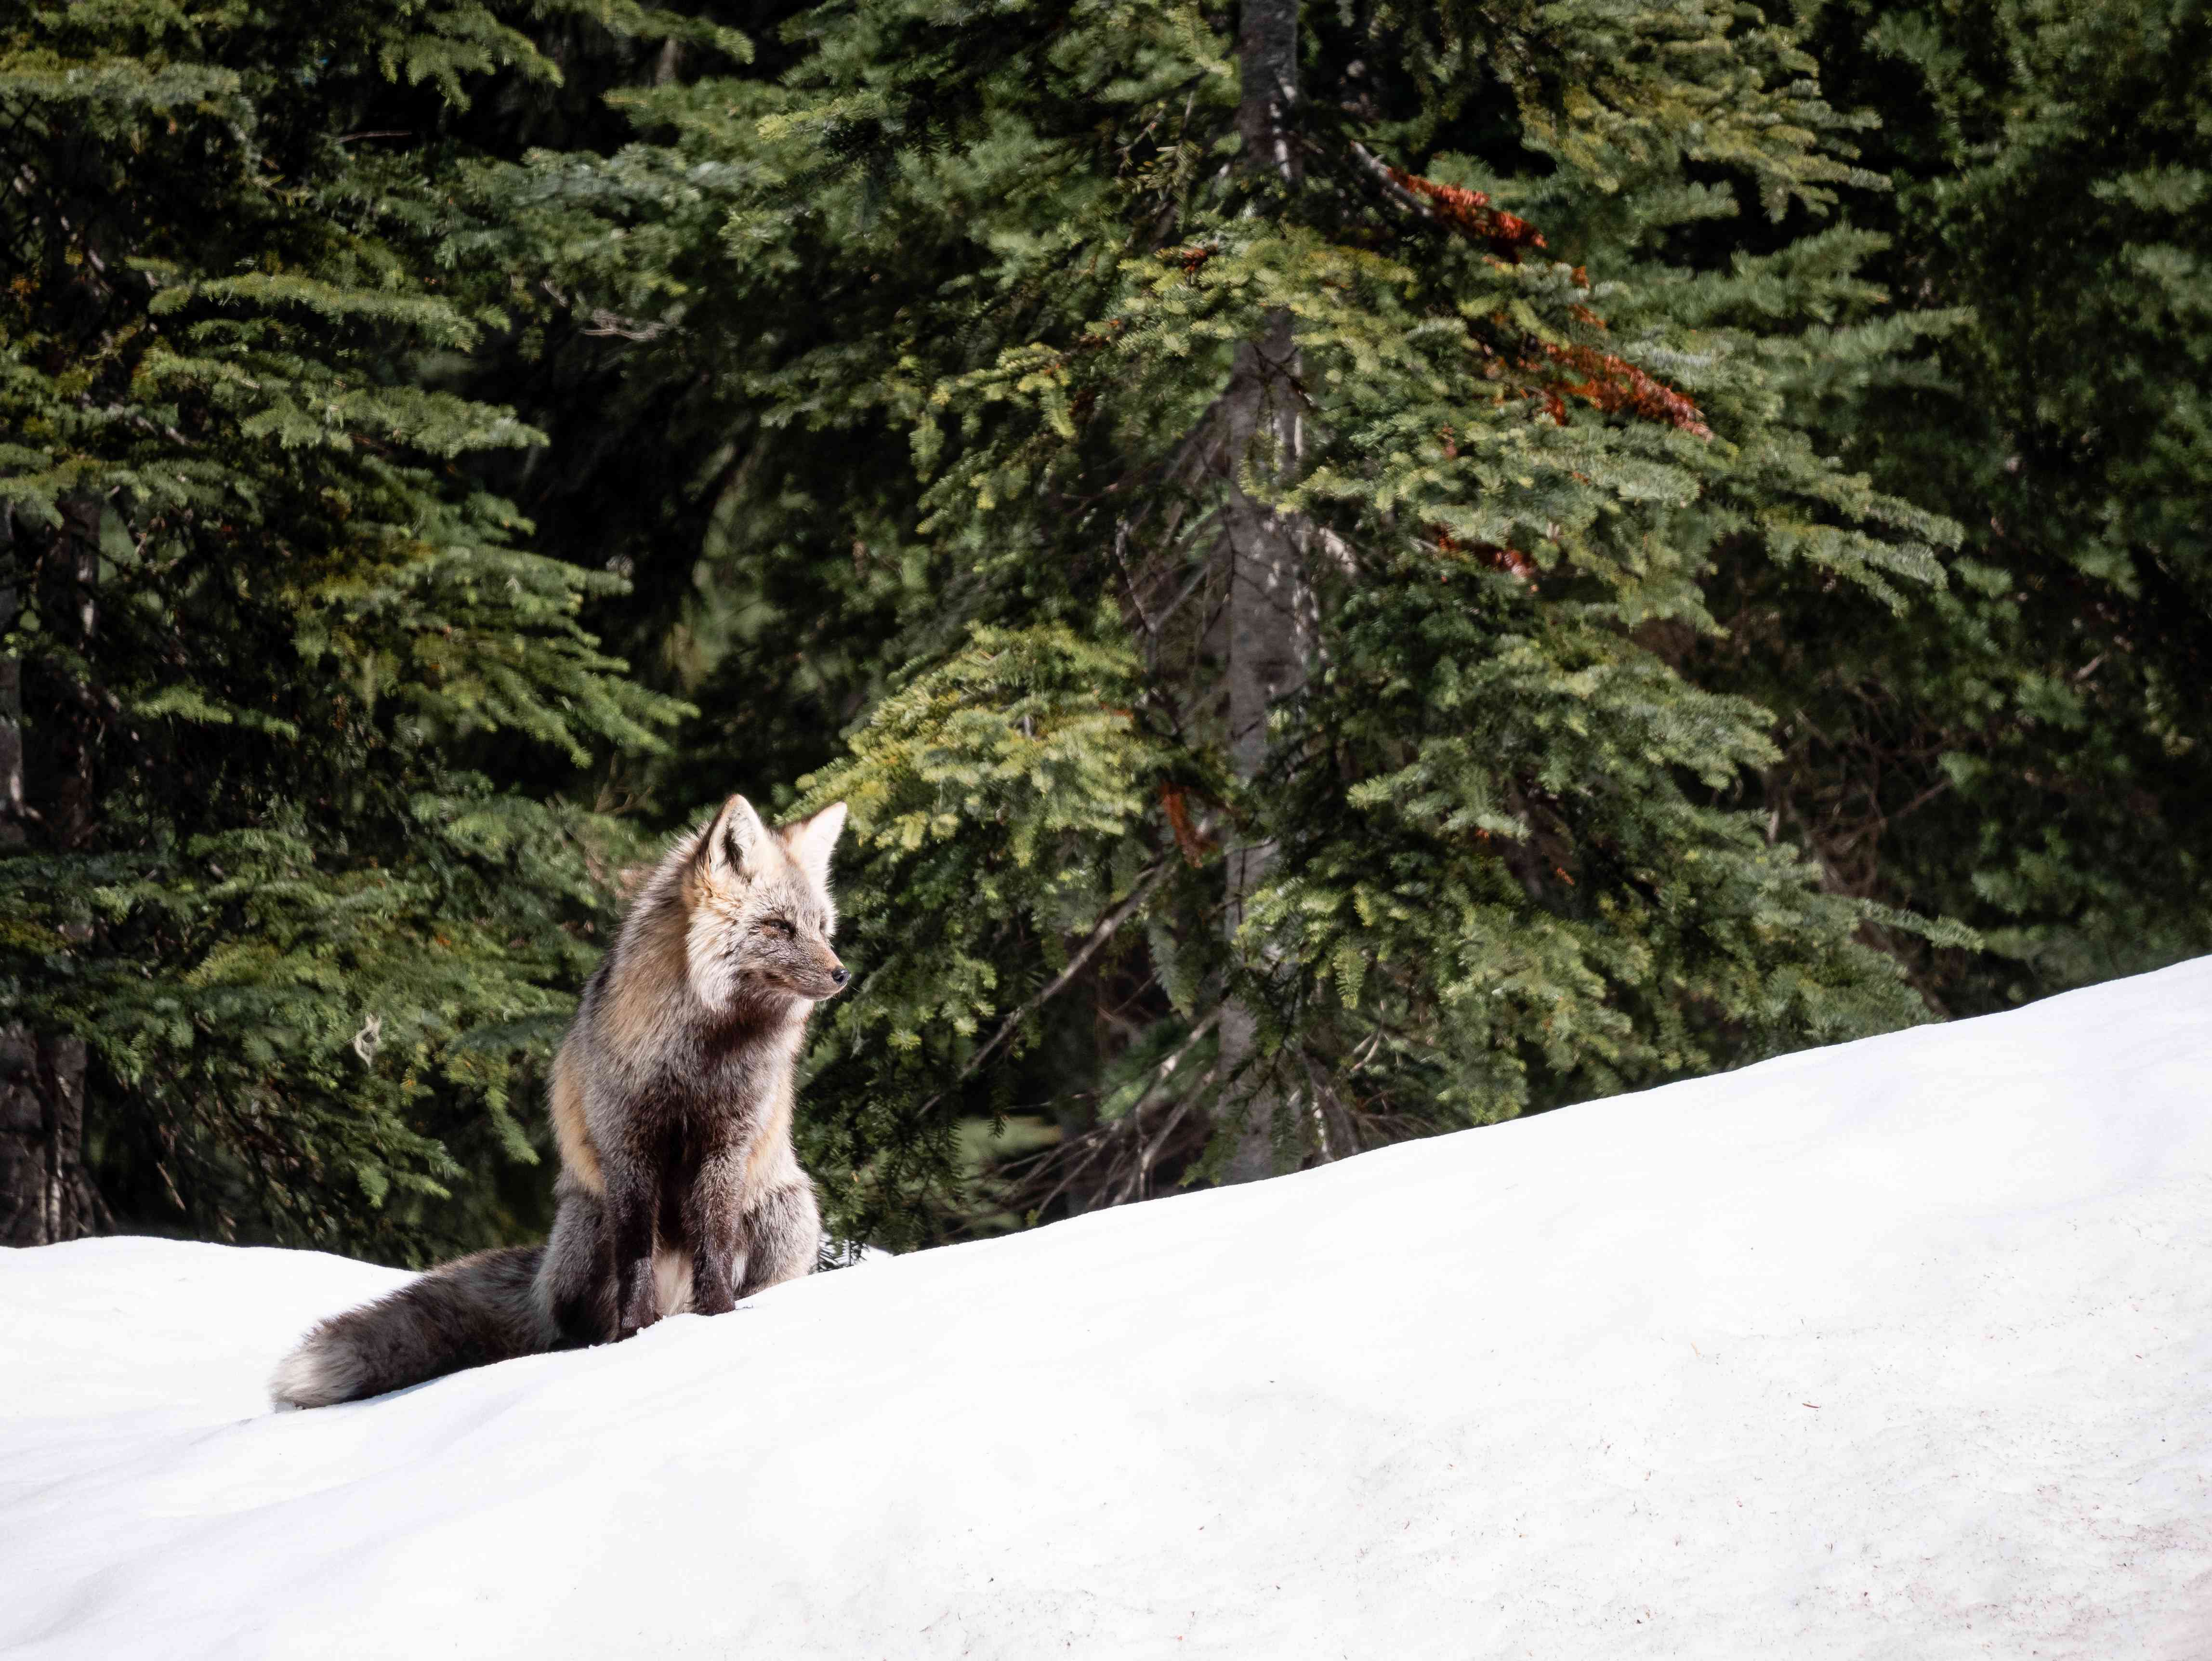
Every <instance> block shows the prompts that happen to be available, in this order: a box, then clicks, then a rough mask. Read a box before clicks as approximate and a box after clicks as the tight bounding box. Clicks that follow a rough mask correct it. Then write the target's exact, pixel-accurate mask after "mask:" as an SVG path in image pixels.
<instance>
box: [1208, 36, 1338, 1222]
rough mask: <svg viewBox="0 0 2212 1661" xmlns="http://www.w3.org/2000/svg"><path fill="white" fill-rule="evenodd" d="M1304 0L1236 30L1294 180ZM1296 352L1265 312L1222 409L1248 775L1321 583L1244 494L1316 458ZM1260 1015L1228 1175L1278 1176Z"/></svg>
mask: <svg viewBox="0 0 2212 1661" xmlns="http://www.w3.org/2000/svg"><path fill="white" fill-rule="evenodd" d="M1297 51H1298V4H1297V0H1247V3H1246V5H1245V9H1244V19H1243V32H1242V34H1241V36H1240V38H1239V40H1238V42H1237V52H1238V58H1239V59H1240V64H1241V68H1242V73H1243V101H1242V103H1241V104H1240V106H1238V109H1237V131H1238V132H1239V133H1240V134H1241V135H1242V136H1243V141H1244V155H1243V165H1244V166H1245V167H1247V168H1249V169H1252V170H1255V171H1256V170H1261V169H1266V170H1268V171H1272V172H1273V173H1275V174H1276V175H1277V176H1278V177H1279V178H1280V179H1283V180H1284V181H1285V183H1295V182H1296V181H1297V178H1298V174H1299V164H1298V157H1297V151H1296V149H1295V148H1294V147H1293V143H1292V139H1291V131H1290V117H1291V109H1292V106H1294V105H1295V104H1296V102H1297ZM1298 374H1299V362H1298V350H1297V343H1296V338H1295V335H1294V333H1293V332H1292V324H1291V315H1290V313H1287V312H1274V313H1269V314H1268V317H1267V323H1266V326H1265V329H1264V331H1263V332H1262V333H1261V338H1259V339H1257V340H1248V341H1246V342H1244V343H1243V344H1242V345H1240V346H1239V347H1238V348H1237V362H1236V366H1235V368H1234V369H1233V370H1232V371H1231V376H1230V382H1229V390H1228V392H1226V393H1225V395H1224V397H1223V399H1222V401H1221V404H1220V405H1219V406H1218V411H1217V414H1218V419H1220V421H1221V422H1222V424H1223V428H1224V440H1225V441H1224V443H1223V446H1222V448H1221V450H1220V452H1219V460H1218V464H1217V465H1218V468H1219V488H1220V490H1221V501H1222V540H1223V545H1224V548H1225V553H1226V556H1227V559H1228V563H1229V599H1228V606H1227V616H1226V624H1227V630H1228V648H1229V649H1228V724H1229V734H1228V736H1229V760H1230V765H1231V768H1232V769H1233V770H1235V772H1236V774H1237V777H1238V778H1240V779H1243V780H1244V781H1246V782H1250V781H1251V780H1253V779H1255V778H1257V777H1258V776H1260V775H1261V772H1263V771H1264V770H1266V767H1267V753H1268V733H1267V717H1268V714H1269V712H1270V711H1271V710H1272V709H1273V707H1274V705H1275V704H1276V703H1278V702H1279V701H1280V700H1281V699H1283V698H1285V697H1289V696H1290V695H1291V694H1292V693H1294V692H1296V691H1297V690H1298V689H1299V688H1300V687H1301V686H1303V685H1304V684H1305V678H1306V665H1307V662H1308V660H1310V657H1311V655H1312V652H1313V636H1314V630H1313V626H1312V607H1313V600H1312V590H1311V587H1310V583H1309V581H1308V578H1307V571H1306V551H1307V543H1308V540H1309V527H1308V526H1307V525H1306V523H1305V521H1304V520H1303V518H1301V517H1300V516H1299V515H1297V514H1285V513H1279V512H1277V511H1275V510H1274V509H1273V508H1269V507H1267V506H1266V505H1265V504H1264V503H1262V502H1257V501H1255V500H1254V499H1253V498H1252V497H1251V496H1249V495H1248V494H1247V493H1246V491H1245V490H1244V488H1243V482H1242V481H1243V475H1244V474H1245V472H1247V470H1249V473H1250V474H1251V476H1252V477H1253V478H1255V481H1256V482H1259V483H1261V484H1262V485H1263V486H1266V487H1269V488H1270V493H1271V494H1272V493H1273V489H1274V488H1279V487H1281V486H1284V485H1287V484H1290V483H1291V481H1293V480H1294V479H1296V478H1297V476H1298V474H1299V473H1300V472H1302V471H1303V469H1304V465H1305V450H1306V438H1307V434H1306V427H1305V419H1304V411H1303V410H1302V409H1301V407H1300V393H1299V390H1298V385H1297V382H1298ZM1275 855H1276V843H1275V842H1274V840H1273V837H1264V836H1262V837H1255V838H1252V839H1250V840H1240V841H1239V842H1237V843H1234V844H1232V845H1231V848H1230V849H1229V850H1228V857H1227V861H1226V862H1227V866H1228V891H1227V894H1226V900H1227V904H1226V907H1225V926H1226V928H1227V929H1228V931H1229V934H1230V938H1231V940H1234V939H1235V938H1236V935H1237V931H1238V930H1239V929H1240V928H1242V927H1243V922H1244V914H1245V907H1246V904H1247V902H1248V901H1249V897H1250V896H1251V895H1252V893H1253V892H1254V891H1255V890H1256V889H1257V888H1258V887H1259V886H1260V885H1261V883H1262V882H1264V881H1265V880H1266V879H1267V873H1268V871H1269V869H1270V867H1272V866H1273V864H1274V861H1275ZM1257 1050H1258V1022H1257V1021H1256V1019H1255V1017H1254V1015H1253V1012H1252V1010H1251V1009H1250V1008H1249V1007H1248V1006H1247V1005H1246V1004H1245V1003H1244V1002H1243V1001H1242V1000H1237V999H1231V1000H1230V1001H1228V1002H1226V1003H1225V1005H1224V1006H1223V1007H1222V1012H1221V1062H1220V1067H1221V1072H1222V1074H1223V1076H1224V1077H1225V1078H1228V1079H1231V1080H1235V1081H1236V1082H1235V1083H1234V1084H1233V1085H1232V1086H1231V1087H1232V1088H1233V1089H1237V1090H1238V1091H1240V1092H1241V1093H1242V1094H1243V1102H1244V1111H1243V1125H1242V1129H1240V1131H1239V1133H1238V1135H1237V1146H1236V1148H1235V1150H1234V1152H1233V1153H1231V1157H1230V1159H1229V1161H1228V1164H1227V1165H1226V1166H1225V1169H1224V1171H1223V1172H1222V1177H1223V1180H1224V1181H1225V1182H1231V1183H1244V1182H1252V1181H1255V1180H1256V1179H1258V1178H1260V1177H1268V1176H1272V1175H1273V1174H1274V1170H1275V1152H1274V1144H1275V1128H1276V1122H1277V1119H1278V1117H1279V1114H1280V1110H1281V1109H1282V1106H1283V1103H1282V1101H1281V1092H1280V1091H1279V1089H1278V1088H1277V1087H1276V1086H1275V1085H1274V1084H1273V1082H1272V1081H1271V1080H1268V1079H1267V1078H1266V1077H1265V1076H1264V1074H1262V1073H1261V1070H1260V1068H1261V1065H1262V1063H1261V1062H1260V1059H1259V1057H1258V1055H1257Z"/></svg>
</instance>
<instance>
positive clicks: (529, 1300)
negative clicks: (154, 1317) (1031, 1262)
mask: <svg viewBox="0 0 2212 1661" xmlns="http://www.w3.org/2000/svg"><path fill="white" fill-rule="evenodd" d="M844 825H845V805H844V804H843V803H842V802H838V803H835V804H833V805H832V806H828V807H825V808H823V809H822V811H821V812H817V813H815V814H813V815H812V816H811V817H810V818H805V819H801V820H799V821H798V822H797V823H796V824H788V825H786V826H784V827H783V828H782V829H781V830H777V831H771V830H769V828H768V827H767V826H766V825H765V824H763V823H762V820H761V818H760V816H759V814H758V813H757V812H755V811H754V809H753V807H752V806H751V804H750V803H749V802H748V801H747V800H745V799H744V797H743V796H741V795H739V796H732V797H731V798H730V799H729V800H727V801H726V802H725V803H724V804H723V805H722V806H721V808H720V811H719V812H716V814H715V815H714V819H713V821H712V822H711V823H710V824H708V826H707V828H706V829H705V830H704V831H692V832H690V833H689V834H688V835H684V836H681V837H678V838H677V839H676V840H675V842H674V843H672V844H671V846H670V847H669V849H667V851H666V853H665V855H664V857H663V858H662V859H661V860H660V861H659V864H658V865H657V866H656V867H654V869H653V873H652V874H651V875H650V876H649V877H647V879H646V880H645V882H644V883H643V884H642V885H641V886H640V888H639V889H638V891H637V894H636V897H635V899H634V900H633V901H632V903H631V904H630V906H629V910H628V911H627V912H626V914H625V915H624V916H623V922H622V924H621V926H620V928H618V929H617V932H616V935H615V940H614V944H613V946H611V949H610V950H609V951H608V952H607V954H606V956H605V958H603V959H601V961H600V963H599V967H598V968H597V970H594V971H593V973H592V977H591V978H590V979H589V980H588V981H587V982H586V983H585V987H584V991H583V995H582V997H581V998H580V1000H579V1001H578V1003H577V1007H576V1013H575V1016H574V1019H573V1020H572V1021H571V1022H570V1024H569V1026H568V1031H567V1034H566V1035H565V1036H564V1037H563V1038H562V1043H561V1048H560V1050H559V1052H558V1053H557V1055H556V1057H555V1059H554V1063H553V1068H552V1072H551V1074H550V1080H549V1084H548V1088H547V1092H546V1098H547V1110H548V1114H549V1116H550V1119H551V1121H552V1129H553V1140H554V1142H555V1145H556V1147H557V1148H558V1149H559V1152H560V1159H561V1168H560V1173H559V1175H558V1177H556V1180H555V1183H554V1215H553V1227H552V1231H551V1233H550V1236H549V1237H548V1238H547V1239H546V1241H545V1243H544V1244H542V1245H531V1246H505V1247H500V1248H496V1249H495V1250H489V1251H479V1252H477V1253H475V1254H474V1255H473V1256H466V1257H462V1258H459V1259H457V1260H456V1261H454V1262H450V1263H447V1264H445V1265H443V1266H442V1267H441V1268H438V1269H432V1270H431V1271H429V1272H428V1274H426V1275H422V1276H420V1277H419V1278H417V1279H416V1280H415V1281H410V1283H409V1284H408V1285H406V1286H404V1287H401V1288H400V1289H399V1290H398V1291H397V1292H395V1293H391V1294H390V1295H389V1296H387V1297H385V1298H382V1299H379V1300H378V1301H376V1302H374V1303H372V1304H368V1305H363V1306H362V1307H361V1308H358V1309H354V1310H349V1311H346V1312H345V1313H343V1314H340V1315H336V1316H332V1317H330V1318H329V1319H327V1320H325V1321H324V1322H322V1323H320V1324H319V1326H317V1327H316V1328H315V1329H313V1331H311V1332H310V1333H308V1334H307V1337H306V1338H305V1339H304V1340H302V1341H301V1344H300V1345H299V1347H298V1348H296V1349H295V1350H294V1351H293V1352H292V1353H291V1354H289V1355H288V1356H286V1357H285V1358H284V1360H283V1361H282V1362H281V1363H279V1364H278V1366H277V1368H276V1373H275V1375H274V1377H273V1378H271V1379H270V1386H269V1393H270V1400H271V1402H273V1403H274V1405H276V1407H278V1408H280V1409H283V1408H314V1407H328V1406H331V1405H333V1404H335V1403H337V1402H351V1401H358V1400H361V1399H362V1398H364V1397H367V1396H381V1395H383V1394H385V1393H386V1392H387V1391H390V1390H399V1389H403V1388H404V1387H406V1386H408V1385H410V1384H421V1383H423V1382H424V1381H426V1380H428V1379H431V1378H441V1377H443V1376H444V1375H446V1374H447V1373H450V1372H459V1371H460V1370H462V1369H463V1368H466V1367H474V1366H484V1365H486V1364H487V1363H489V1362H493V1361H501V1360H508V1359H510V1358H512V1357H514V1356H518V1355H529V1354H539V1353H543V1352H545V1351H549V1350H556V1349H573V1348H582V1347H584V1346H586V1345H591V1344H599V1343H606V1342H618V1341H620V1340H623V1339H626V1338H629V1337H630V1336H632V1335H634V1334H635V1333H637V1332H639V1331H641V1329H644V1328H646V1327H648V1326H651V1325H652V1324H653V1323H654V1322H655V1321H658V1320H659V1319H660V1318H661V1317H664V1316H667V1315H674V1314H678V1313H684V1312H690V1313H696V1314H701V1315H719V1314H722V1313H725V1312H726V1311H729V1310H730V1309H732V1308H733V1307H734V1306H735V1305H736V1304H737V1302H738V1299H742V1298H748V1297H750V1296H751V1295H752V1294H753V1293H757V1292H759V1291H762V1290H763V1289H764V1288H766V1287H772V1286H775V1285H778V1284H781V1282H783V1281H790V1280H794V1279H796V1278H798V1277H799V1276H800V1275H805V1274H807V1273H808V1272H810V1271H811V1269H813V1268H814V1267H815V1264H816V1262H817V1257H818V1255H819V1251H820V1245H821V1238H822V1219H821V1211H820V1208H819V1205H818V1203H817V1200H816V1197H815V1193H814V1185H813V1183H812V1182H811V1180H810V1179H809V1178H808V1177H807V1175H806V1173H805V1171H803V1170H801V1169H800V1168H799V1159H798V1156H797V1154H796V1153H794V1152H793V1147H792V1140H791V1129H792V1114H793V1106H794V1102H793V1074H794V1073H795V1071H796V1069H797V1066H798V1062H799V1051H800V1048H801V1044H802V1041H803V1039H804V1037H805V1030H806V1023H807V1018H808V1017H809V1015H811V1013H812V1012H813V1008H814V1006H815V1005H816V1004H817V1003H819V1002H822V1001H824V1000H826V999H828V998H831V997H834V996H836V994H837V993H838V992H839V991H841V990H842V989H843V988H844V986H845V984H846V983H847V981H848V979H849V975H848V970H846V968H845V965H844V964H843V963H842V961H840V960H839V958H838V957H837V954H836V952H835V951H834V950H832V949H831V946H830V940H831V938H832V937H833V936H834V935H835V934H836V927H837V912H836V904H835V903H834V901H833V899H832V897H831V895H830V891H829V858H830V855H831V853H832V851H833V850H834V849H835V848H836V843H837V838H838V836H839V834H840V833H841V832H842V831H843V829H844Z"/></svg>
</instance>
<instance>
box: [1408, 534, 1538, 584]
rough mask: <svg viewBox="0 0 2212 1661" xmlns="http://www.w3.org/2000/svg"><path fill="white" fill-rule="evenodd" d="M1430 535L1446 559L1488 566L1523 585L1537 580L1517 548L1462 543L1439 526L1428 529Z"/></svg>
mask: <svg viewBox="0 0 2212 1661" xmlns="http://www.w3.org/2000/svg"><path fill="white" fill-rule="evenodd" d="M1429 535H1430V536H1431V538H1433V539H1434V540H1435V542H1436V545H1437V552H1438V553H1440V554H1443V556H1445V557H1447V558H1450V559H1460V560H1470V561H1472V562H1474V563H1475V564H1478V565H1487V566H1488V567H1489V568H1490V569H1492V570H1493V571H1503V572H1504V573H1505V575H1508V576H1510V577H1513V578H1516V580H1518V581H1522V582H1528V583H1533V582H1534V581H1535V580H1536V574H1537V565H1536V562H1535V561H1534V560H1533V559H1531V558H1529V557H1528V555H1526V554H1524V553H1522V551H1520V550H1519V549H1518V548H1501V547H1499V546H1498V545H1497V544H1496V543H1494V542H1474V543H1467V542H1462V541H1461V540H1460V539H1459V538H1457V537H1455V536H1454V535H1453V534H1452V533H1451V532H1449V531H1447V530H1446V529H1444V527H1443V526H1441V525H1431V526H1429Z"/></svg>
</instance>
